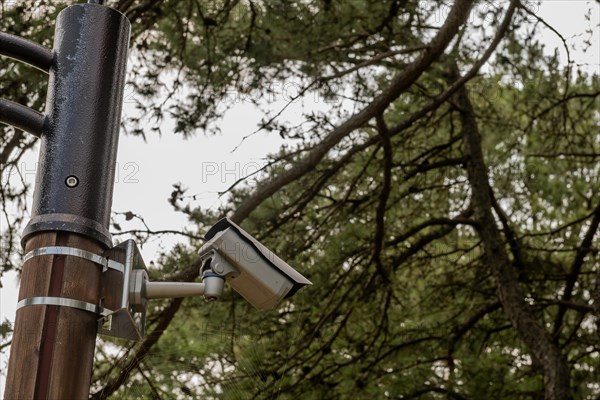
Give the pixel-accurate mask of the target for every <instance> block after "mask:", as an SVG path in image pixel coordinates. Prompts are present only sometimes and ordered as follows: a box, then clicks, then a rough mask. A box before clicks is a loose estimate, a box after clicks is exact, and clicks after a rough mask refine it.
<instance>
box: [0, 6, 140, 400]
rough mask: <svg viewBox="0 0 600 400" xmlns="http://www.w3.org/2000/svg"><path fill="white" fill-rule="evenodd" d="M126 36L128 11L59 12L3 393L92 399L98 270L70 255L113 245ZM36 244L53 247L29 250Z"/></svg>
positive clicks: (39, 399)
mask: <svg viewBox="0 0 600 400" xmlns="http://www.w3.org/2000/svg"><path fill="white" fill-rule="evenodd" d="M129 32H130V24H129V21H128V20H127V18H126V17H125V16H124V15H122V14H121V13H119V12H118V11H116V10H113V9H111V8H108V7H105V6H102V5H100V4H77V5H73V6H70V7H67V8H66V9H64V10H63V11H61V13H60V14H59V16H58V20H57V23H56V33H55V37H54V49H53V58H52V65H51V67H50V80H49V84H48V96H47V99H46V113H45V120H44V124H43V128H42V132H41V146H40V159H39V160H40V161H39V163H38V165H39V170H38V173H37V176H36V186H35V192H34V198H33V207H32V218H31V220H30V221H29V224H28V225H27V227H26V228H25V231H24V232H23V238H22V241H21V243H22V245H23V247H24V249H25V254H26V255H25V263H24V266H23V273H22V276H21V288H20V290H19V305H18V309H17V315H16V320H15V326H14V333H13V342H12V345H11V352H10V359H9V364H8V376H7V381H6V389H5V394H4V396H5V399H8V400H13V399H14V400H28V399H32V400H33V399H35V400H45V399H52V400H54V399H56V400H75V399H87V398H88V397H89V391H90V383H91V376H92V367H93V361H94V350H95V342H96V334H97V330H98V320H99V318H100V314H99V313H100V311H101V309H100V307H99V306H100V305H101V300H102V299H101V298H100V297H101V294H100V293H101V278H102V266H101V265H98V264H96V263H95V262H93V261H90V260H89V259H86V258H85V257H78V256H75V255H74V254H77V252H81V251H87V252H89V254H93V255H102V254H103V253H104V252H105V251H106V250H108V249H110V248H111V247H112V238H111V235H110V232H109V230H108V228H109V223H110V211H111V205H112V192H113V186H114V177H115V161H116V156H117V144H118V137H119V126H120V118H121V105H122V101H123V88H124V82H125V70H126V62H127V49H128V43H129ZM41 248H50V249H45V250H38V252H37V253H31V252H32V251H34V250H36V249H41ZM57 248H59V249H65V248H67V250H68V249H71V250H69V251H72V252H71V253H68V251H67V254H69V255H61V254H60V253H61V252H60V251H58V254H57ZM73 249H74V250H73ZM28 254H29V255H32V256H31V257H30V256H28ZM63 254H64V253H63ZM81 305H86V306H85V307H83V309H81V308H82V307H81Z"/></svg>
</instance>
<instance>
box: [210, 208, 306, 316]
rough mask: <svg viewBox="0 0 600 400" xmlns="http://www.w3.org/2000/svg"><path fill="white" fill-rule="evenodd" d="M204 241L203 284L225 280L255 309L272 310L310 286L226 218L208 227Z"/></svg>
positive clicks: (299, 275)
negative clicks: (205, 240) (209, 281)
mask: <svg viewBox="0 0 600 400" xmlns="http://www.w3.org/2000/svg"><path fill="white" fill-rule="evenodd" d="M205 238H206V239H207V240H208V242H207V243H206V244H204V246H202V248H200V251H199V254H200V258H201V265H202V267H201V268H202V271H201V274H202V276H203V281H204V282H206V279H209V280H215V279H219V278H220V279H222V280H225V281H226V282H227V283H228V284H229V285H230V286H231V287H232V288H233V289H234V290H235V291H236V292H238V293H239V294H241V295H242V296H243V297H244V298H245V299H246V300H247V301H248V302H249V303H250V304H252V305H253V306H254V307H256V308H258V309H262V310H267V309H272V308H274V307H275V306H276V305H277V304H279V302H280V301H281V300H283V299H284V298H287V297H290V296H292V295H293V294H294V293H296V292H297V291H298V290H299V289H300V288H302V287H303V286H306V285H311V284H312V283H311V282H310V281H309V280H308V279H306V278H305V277H304V276H302V275H301V274H300V273H299V272H297V271H296V270H295V269H293V268H292V267H290V266H289V265H288V264H286V263H285V262H284V261H283V260H282V259H280V258H279V257H277V256H276V255H275V254H274V253H273V252H271V251H270V250H269V249H267V248H266V247H265V246H263V245H262V244H261V243H260V242H258V241H257V240H256V239H254V238H253V237H252V236H250V235H249V234H248V233H247V232H246V231H244V230H243V229H242V228H240V227H239V226H238V225H236V224H235V223H233V222H232V221H231V220H229V219H228V218H224V219H222V220H220V221H219V222H217V223H216V224H215V225H214V226H213V227H212V228H210V229H209V231H208V232H207V233H206V235H205ZM205 296H206V293H205Z"/></svg>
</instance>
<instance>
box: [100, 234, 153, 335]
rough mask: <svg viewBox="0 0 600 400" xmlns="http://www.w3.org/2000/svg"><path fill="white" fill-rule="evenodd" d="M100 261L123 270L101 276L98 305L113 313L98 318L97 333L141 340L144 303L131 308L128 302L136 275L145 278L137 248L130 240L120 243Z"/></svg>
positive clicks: (144, 319) (130, 299)
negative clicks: (110, 262) (110, 263)
mask: <svg viewBox="0 0 600 400" xmlns="http://www.w3.org/2000/svg"><path fill="white" fill-rule="evenodd" d="M104 257H105V258H106V259H107V260H111V261H113V262H114V263H117V264H120V265H122V266H123V269H122V271H119V270H118V269H115V268H110V267H109V269H107V270H105V272H104V274H103V276H102V287H101V293H102V299H103V300H102V304H103V306H105V307H107V308H109V309H111V310H114V311H113V312H112V313H111V314H110V315H106V316H105V317H103V318H101V319H100V321H99V324H98V333H100V334H102V335H107V336H113V337H118V338H122V339H130V340H141V339H142V338H143V337H144V334H145V329H146V327H145V325H146V301H145V299H144V300H143V302H142V303H141V304H135V303H136V301H135V299H133V298H131V293H132V292H133V290H132V289H133V287H132V285H135V279H133V278H134V277H135V276H137V275H140V274H142V275H146V276H147V272H146V271H147V270H146V265H145V264H144V260H143V259H142V256H141V255H140V252H139V250H138V247H137V245H136V243H135V242H134V241H133V240H127V241H125V242H123V243H120V244H119V245H118V246H116V247H113V248H112V249H109V250H107V251H106V252H105V254H104Z"/></svg>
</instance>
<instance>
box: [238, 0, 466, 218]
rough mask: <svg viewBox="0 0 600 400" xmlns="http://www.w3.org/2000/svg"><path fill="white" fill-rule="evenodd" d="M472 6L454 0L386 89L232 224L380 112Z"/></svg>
mask: <svg viewBox="0 0 600 400" xmlns="http://www.w3.org/2000/svg"><path fill="white" fill-rule="evenodd" d="M472 5H473V0H457V1H456V2H455V3H454V5H453V6H452V9H451V10H450V13H449V15H448V18H447V19H446V21H445V22H444V25H443V26H442V27H441V28H440V30H439V32H438V34H437V35H436V36H435V37H434V38H433V40H432V41H431V42H430V43H429V45H428V46H427V48H426V50H424V51H423V52H422V53H421V55H420V56H419V57H418V58H417V59H416V60H415V61H414V62H412V63H411V64H409V65H408V66H407V67H406V68H405V69H404V70H403V71H402V72H400V73H398V75H396V77H395V78H394V79H393V80H392V82H391V84H390V86H389V87H388V88H387V89H385V90H384V91H383V92H382V93H381V94H379V95H378V96H376V97H375V98H374V99H373V101H372V102H371V103H370V104H369V105H368V106H366V107H365V108H364V109H362V110H361V111H360V112H358V113H356V114H354V115H353V116H352V117H350V118H349V119H348V120H346V121H345V122H344V123H342V124H341V125H340V126H338V127H337V128H336V129H334V130H333V131H332V132H331V133H329V135H327V136H326V137H325V138H324V139H323V141H322V142H321V143H319V144H318V145H317V146H315V148H314V149H313V150H311V152H310V153H309V154H308V155H307V156H306V157H305V158H304V159H303V160H301V161H300V162H298V163H297V164H296V165H294V166H293V167H292V168H291V169H289V170H287V171H285V172H283V173H281V174H280V175H278V176H277V177H275V178H273V179H272V180H271V181H269V182H267V183H266V184H265V185H263V186H262V187H260V188H258V189H257V190H256V191H255V192H254V193H253V194H252V195H250V196H249V197H248V198H247V199H246V200H244V202H242V203H241V204H240V205H239V207H238V208H237V210H236V211H235V212H234V213H233V215H232V216H231V219H232V220H233V221H235V222H236V223H240V222H241V221H243V220H244V219H245V218H246V217H247V216H248V215H249V214H250V213H251V212H252V211H253V210H254V209H255V208H256V207H258V205H259V204H261V203H262V202H263V201H264V200H265V199H266V198H268V197H270V196H272V195H273V194H275V193H276V192H277V191H278V190H279V189H281V188H282V187H284V186H286V185H288V184H290V183H291V182H293V181H295V180H297V179H298V178H300V177H302V176H303V175H304V174H306V173H307V172H308V171H310V170H311V169H312V168H314V167H315V166H316V165H317V164H318V163H319V162H320V161H321V160H322V159H323V157H325V155H326V154H327V153H328V152H329V150H331V148H333V146H335V145H336V144H337V143H339V142H340V141H341V140H342V139H343V138H344V137H346V136H347V135H348V134H350V133H351V132H353V131H354V130H355V129H358V128H360V127H361V126H363V125H364V124H366V123H367V122H368V121H369V120H370V119H371V118H373V117H374V116H376V115H379V114H381V113H383V111H384V110H385V109H386V108H387V106H388V105H389V104H390V103H391V102H393V101H394V100H396V99H397V98H398V96H400V94H402V93H403V92H404V91H405V90H406V89H408V88H409V87H410V86H411V85H412V84H413V83H414V82H415V81H416V80H417V79H418V78H419V77H420V76H421V74H422V73H423V72H424V71H425V70H426V69H427V68H428V67H429V66H430V65H431V64H432V63H433V62H435V61H436V60H437V59H438V58H439V57H440V56H441V55H442V54H443V52H444V50H445V49H446V47H447V46H448V44H449V43H450V41H451V40H452V39H453V38H454V36H455V35H456V34H457V33H458V30H459V29H460V27H461V26H462V24H463V23H464V22H465V21H466V19H467V17H468V15H469V12H470V10H471V6H472Z"/></svg>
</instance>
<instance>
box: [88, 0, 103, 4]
mask: <svg viewBox="0 0 600 400" xmlns="http://www.w3.org/2000/svg"><path fill="white" fill-rule="evenodd" d="M88 3H89V4H100V5H103V4H104V0H88Z"/></svg>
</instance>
